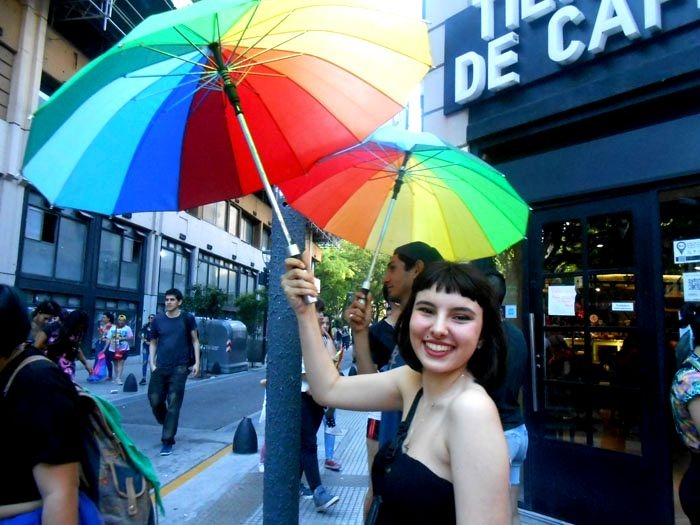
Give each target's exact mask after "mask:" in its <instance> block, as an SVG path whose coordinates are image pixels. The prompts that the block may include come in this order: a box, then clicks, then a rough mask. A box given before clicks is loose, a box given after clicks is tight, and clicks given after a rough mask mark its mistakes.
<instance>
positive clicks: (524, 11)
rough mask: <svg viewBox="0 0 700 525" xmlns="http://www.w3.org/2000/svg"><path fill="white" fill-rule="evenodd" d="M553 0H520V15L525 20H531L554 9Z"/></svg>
mask: <svg viewBox="0 0 700 525" xmlns="http://www.w3.org/2000/svg"><path fill="white" fill-rule="evenodd" d="M556 7H557V6H556V4H555V3H554V0H540V1H539V2H536V1H534V0H522V5H521V7H520V16H521V17H522V19H523V20H525V21H526V22H533V21H535V20H537V19H539V18H542V17H543V16H544V15H547V14H549V13H551V12H552V11H554V9H556Z"/></svg>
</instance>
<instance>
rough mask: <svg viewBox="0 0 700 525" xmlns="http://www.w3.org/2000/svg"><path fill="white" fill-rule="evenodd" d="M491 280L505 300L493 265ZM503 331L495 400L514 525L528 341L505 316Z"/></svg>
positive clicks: (521, 458)
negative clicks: (505, 451) (502, 355)
mask: <svg viewBox="0 0 700 525" xmlns="http://www.w3.org/2000/svg"><path fill="white" fill-rule="evenodd" d="M486 278H487V279H488V280H489V283H491V287H492V288H493V291H494V296H495V299H496V302H497V303H498V304H499V306H500V305H502V304H503V299H504V298H505V296H506V280H505V278H504V277H503V274H501V273H500V272H499V271H497V270H494V269H491V270H488V271H487V272H486ZM503 332H504V334H505V336H506V344H507V349H508V351H507V355H506V373H505V377H504V378H503V383H502V384H501V386H500V387H498V388H497V389H496V390H495V391H494V392H493V393H492V397H493V400H494V401H495V402H496V408H498V415H499V416H500V418H501V424H502V425H503V431H504V435H505V438H506V443H507V444H508V457H509V459H510V509H511V511H512V516H511V525H519V524H520V514H519V513H518V498H519V497H520V470H521V468H522V465H523V462H524V461H525V456H526V455H527V447H528V442H529V441H528V435H527V428H526V427H525V418H524V417H523V411H522V408H521V406H520V395H521V392H522V389H523V385H524V383H525V376H526V371H527V356H528V353H527V344H526V343H525V337H524V336H523V333H522V332H521V331H520V330H519V329H518V328H516V327H515V326H513V325H512V324H511V323H509V322H507V321H505V320H503Z"/></svg>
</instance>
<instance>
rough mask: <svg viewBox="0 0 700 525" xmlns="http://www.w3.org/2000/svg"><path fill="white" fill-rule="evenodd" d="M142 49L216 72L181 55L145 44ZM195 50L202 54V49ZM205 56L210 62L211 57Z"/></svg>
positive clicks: (208, 66)
mask: <svg viewBox="0 0 700 525" xmlns="http://www.w3.org/2000/svg"><path fill="white" fill-rule="evenodd" d="M140 47H142V48H144V49H148V50H149V51H153V52H154V53H160V54H161V55H163V56H166V57H169V58H174V59H176V60H180V61H182V62H186V63H188V64H192V65H193V66H199V67H202V68H204V69H209V70H211V71H214V70H215V68H213V67H211V66H210V65H209V64H208V63H207V64H202V63H201V62H197V61H195V60H193V59H191V58H183V57H182V56H181V55H176V54H175V53H168V52H167V51H164V50H162V49H158V48H157V47H153V46H147V45H144V44H140ZM195 48H196V49H197V51H199V52H200V53H202V50H201V49H199V48H198V47H196V46H195ZM204 56H205V57H206V58H207V62H209V57H208V56H207V55H206V54H204ZM125 76H126V77H127V78H128V77H130V76H131V75H130V74H129V73H127V74H126V75H125Z"/></svg>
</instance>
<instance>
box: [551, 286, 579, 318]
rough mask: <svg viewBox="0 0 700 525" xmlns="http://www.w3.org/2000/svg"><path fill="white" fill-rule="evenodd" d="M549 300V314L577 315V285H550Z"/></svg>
mask: <svg viewBox="0 0 700 525" xmlns="http://www.w3.org/2000/svg"><path fill="white" fill-rule="evenodd" d="M548 294H549V300H548V301H547V314H548V315H576V308H575V302H576V287H575V286H550V287H549V289H548Z"/></svg>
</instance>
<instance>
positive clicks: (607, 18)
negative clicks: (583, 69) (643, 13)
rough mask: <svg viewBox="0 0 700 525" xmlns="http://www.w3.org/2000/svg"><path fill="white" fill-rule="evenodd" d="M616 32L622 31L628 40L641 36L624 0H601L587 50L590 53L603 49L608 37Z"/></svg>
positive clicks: (599, 51)
mask: <svg viewBox="0 0 700 525" xmlns="http://www.w3.org/2000/svg"><path fill="white" fill-rule="evenodd" d="M617 33H624V34H625V36H626V37H627V38H629V39H630V40H632V39H634V38H639V37H640V36H642V34H641V33H640V32H639V27H637V23H636V22H635V21H634V17H633V16H632V11H630V6H628V5H627V2H626V0H601V2H600V9H598V16H597V17H596V19H595V25H594V26H593V34H592V35H591V41H590V42H589V43H588V50H589V51H590V52H591V53H601V52H603V51H605V44H606V43H607V41H608V37H609V36H612V35H615V34H617Z"/></svg>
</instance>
